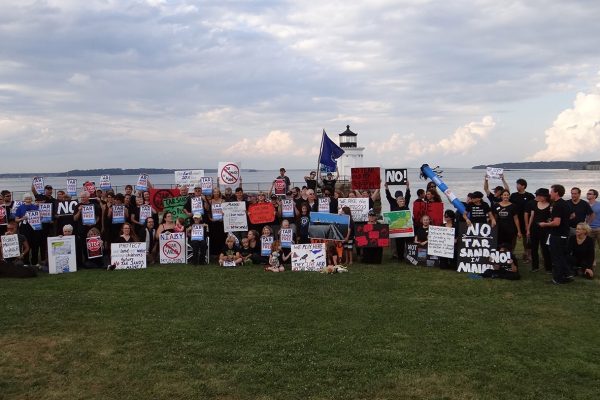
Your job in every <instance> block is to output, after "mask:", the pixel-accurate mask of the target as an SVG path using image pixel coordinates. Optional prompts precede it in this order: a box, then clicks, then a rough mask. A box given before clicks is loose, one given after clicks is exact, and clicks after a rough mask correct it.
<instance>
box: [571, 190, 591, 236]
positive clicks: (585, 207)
mask: <svg viewBox="0 0 600 400" xmlns="http://www.w3.org/2000/svg"><path fill="white" fill-rule="evenodd" d="M567 203H569V207H571V215H570V216H569V228H570V230H569V236H574V235H575V228H576V227H577V224H579V223H580V222H587V221H586V220H587V218H589V217H590V216H591V215H592V214H593V213H594V211H592V207H591V206H590V204H589V203H588V202H587V201H584V200H581V189H579V188H578V187H574V188H572V189H571V200H569V201H568V202H567Z"/></svg>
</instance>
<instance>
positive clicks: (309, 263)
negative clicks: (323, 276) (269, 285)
mask: <svg viewBox="0 0 600 400" xmlns="http://www.w3.org/2000/svg"><path fill="white" fill-rule="evenodd" d="M326 266H327V257H326V256H325V243H307V244H293V245H292V271H321V270H322V269H323V268H325V267H326Z"/></svg>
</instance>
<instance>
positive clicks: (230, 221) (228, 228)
mask: <svg viewBox="0 0 600 400" xmlns="http://www.w3.org/2000/svg"><path fill="white" fill-rule="evenodd" d="M222 208H223V229H224V230H225V232H245V231H247V230H248V218H247V217H246V203H245V202H243V201H231V202H228V203H224V204H223V207H222Z"/></svg>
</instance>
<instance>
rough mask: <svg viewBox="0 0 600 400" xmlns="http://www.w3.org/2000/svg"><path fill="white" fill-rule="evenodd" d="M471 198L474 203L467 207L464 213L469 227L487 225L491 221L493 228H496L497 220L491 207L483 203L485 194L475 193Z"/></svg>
mask: <svg viewBox="0 0 600 400" xmlns="http://www.w3.org/2000/svg"><path fill="white" fill-rule="evenodd" d="M470 197H471V199H472V202H471V204H469V205H468V206H467V207H466V210H465V212H464V213H463V218H464V219H465V221H467V225H471V224H474V223H479V224H487V223H488V221H489V223H490V224H491V225H492V227H494V226H496V219H495V218H494V214H493V213H492V210H491V208H490V206H489V205H488V204H487V203H484V202H483V201H482V200H483V193H481V192H480V191H475V192H473V193H471V196H470Z"/></svg>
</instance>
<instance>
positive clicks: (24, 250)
mask: <svg viewBox="0 0 600 400" xmlns="http://www.w3.org/2000/svg"><path fill="white" fill-rule="evenodd" d="M4 235H17V241H18V242H19V256H18V257H4V254H2V246H0V257H1V258H2V259H3V260H4V261H6V262H7V263H9V264H12V265H16V266H23V265H24V260H27V259H28V258H29V242H27V238H26V237H25V235H23V234H20V233H18V232H17V223H16V222H15V221H10V222H9V223H8V224H7V225H6V232H5V233H4ZM4 235H3V236H4Z"/></svg>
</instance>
